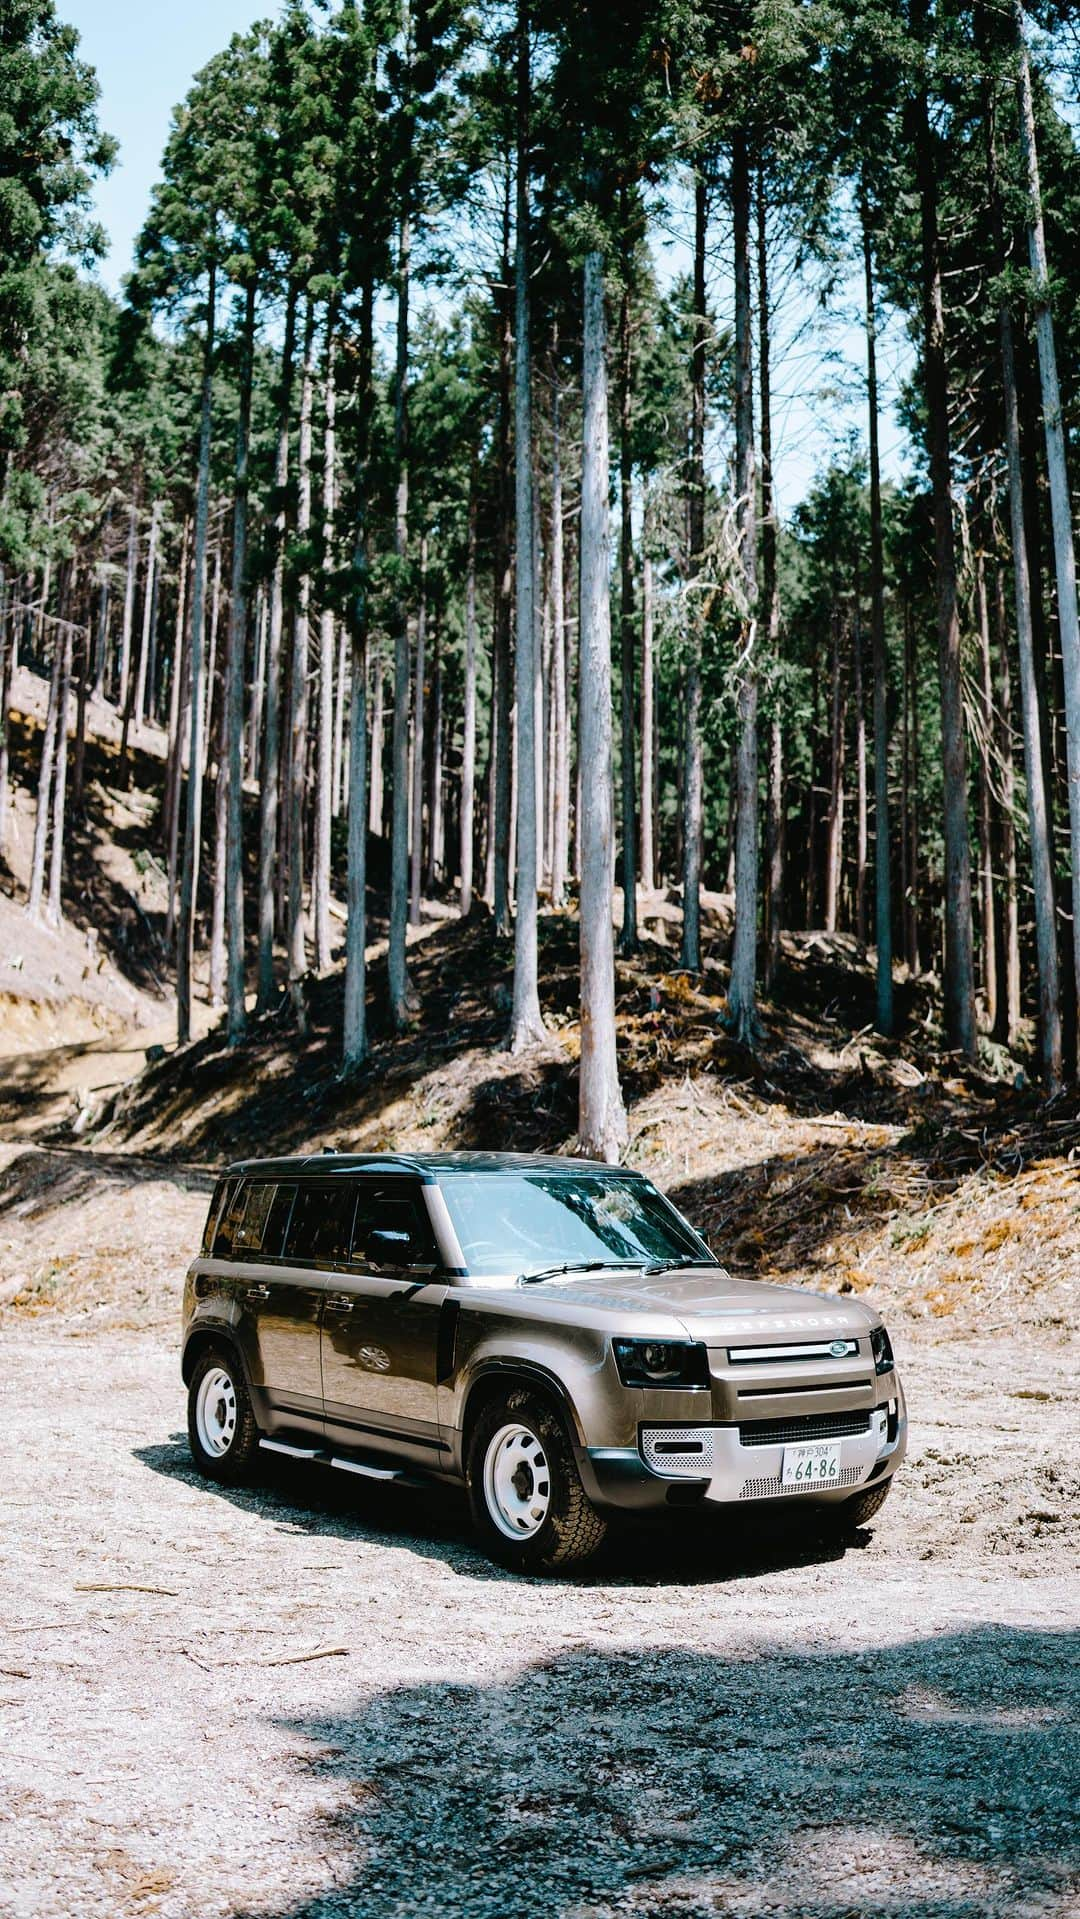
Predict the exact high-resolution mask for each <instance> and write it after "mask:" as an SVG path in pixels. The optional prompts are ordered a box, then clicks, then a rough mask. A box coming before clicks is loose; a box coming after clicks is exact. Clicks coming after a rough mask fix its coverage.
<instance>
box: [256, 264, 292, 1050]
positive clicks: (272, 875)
mask: <svg viewBox="0 0 1080 1919" xmlns="http://www.w3.org/2000/svg"><path fill="white" fill-rule="evenodd" d="M296 301H297V287H296V282H295V281H294V280H292V279H290V281H289V288H288V295H287V298H286V304H285V339H284V343H283V346H282V350H281V385H280V387H279V389H278V413H277V450H276V453H275V457H274V524H273V554H274V566H273V573H272V576H271V582H270V612H269V620H268V626H267V633H266V694H265V698H264V702H263V719H262V735H263V752H262V780H261V791H260V795H259V901H258V910H259V988H258V1010H259V1012H260V1013H268V1012H269V1011H270V1008H271V1007H272V1006H273V1003H274V917H275V916H274V898H275V887H276V881H277V859H278V807H279V803H280V790H279V789H280V777H281V650H282V648H281V642H282V634H283V631H284V623H285V529H286V523H287V515H288V500H287V495H286V488H287V486H288V481H289V416H290V413H291V411H292V384H293V355H294V352H295V348H296Z"/></svg>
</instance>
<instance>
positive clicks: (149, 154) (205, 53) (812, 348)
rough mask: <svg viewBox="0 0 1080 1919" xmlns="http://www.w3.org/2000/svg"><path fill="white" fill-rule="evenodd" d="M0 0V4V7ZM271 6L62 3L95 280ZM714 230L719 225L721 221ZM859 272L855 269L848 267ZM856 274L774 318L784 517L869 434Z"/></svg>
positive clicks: (896, 363)
mask: <svg viewBox="0 0 1080 1919" xmlns="http://www.w3.org/2000/svg"><path fill="white" fill-rule="evenodd" d="M2 3H3V0H0V4H2ZM276 10H277V7H276V0H262V4H260V0H149V4H147V3H146V0H143V4H141V5H139V4H132V0H59V7H58V11H59V12H60V14H61V16H62V17H63V18H64V19H66V20H69V21H70V22H71V24H72V25H73V26H75V27H77V28H78V31H79V33H80V35H81V39H82V52H83V55H84V57H85V58H86V59H87V60H89V61H90V63H91V65H92V66H93V67H94V68H95V69H96V71H97V76H98V81H99V84H100V87H101V103H100V118H101V124H102V126H103V127H104V128H105V129H106V130H107V131H108V132H109V133H111V134H113V135H114V136H115V138H116V139H117V140H118V141H119V143H120V154H119V158H118V160H117V163H116V166H115V168H114V169H113V172H112V173H111V174H110V176H109V178H108V179H106V180H103V181H101V182H100V183H99V185H98V188H97V206H98V212H99V215H100V217H101V220H102V222H103V224H104V226H105V228H106V230H107V232H108V234H109V240H110V246H109V252H108V254H107V256H106V258H105V260H104V261H103V263H102V267H101V277H102V278H103V280H104V281H105V283H106V285H107V286H109V287H110V288H111V289H112V290H113V291H114V292H119V290H120V282H121V280H122V278H123V275H124V274H125V273H126V272H127V271H128V269H129V267H130V265H131V257H132V248H133V244H134V240H135V236H136V234H137V233H138V230H139V228H140V226H141V225H142V222H143V218H144V215H145V212H146V207H147V203H148V200H149V196H150V191H151V188H152V187H153V185H154V182H155V180H156V179H157V177H158V163H159V160H160V157H161V153H162V149H163V147H164V144H165V139H166V136H167V134H168V130H169V119H170V115H171V113H172V110H173V107H174V106H175V105H176V103H177V102H178V101H179V100H182V99H183V97H184V95H185V94H186V92H187V90H188V88H189V86H190V84H191V80H192V77H193V75H194V74H195V73H197V72H198V70H199V68H200V67H201V66H203V65H204V64H205V62H206V61H207V60H208V59H209V58H210V57H211V55H212V54H214V53H217V52H219V51H220V49H221V48H222V47H224V46H225V45H226V43H227V42H228V40H229V38H230V36H231V35H232V34H233V33H236V32H239V31H242V30H243V29H244V28H246V27H248V26H250V25H251V23H252V21H254V20H256V19H259V18H263V17H266V16H267V15H272V14H274V13H275V12H276ZM718 225H719V223H718ZM716 241H717V245H716V254H715V260H714V266H713V272H712V276H711V277H712V283H713V284H712V298H713V300H714V303H715V306H716V310H717V312H718V313H719V314H720V315H721V316H725V315H729V314H730V306H731V293H730V267H729V262H728V261H727V258H726V253H727V246H726V241H725V236H724V235H723V233H722V232H717V235H716ZM687 260H688V254H687V249H686V236H685V235H683V234H680V233H678V232H673V231H670V230H669V232H668V234H667V236H666V243H664V242H660V243H659V244H658V267H659V271H660V273H661V277H662V278H663V277H666V276H667V275H668V274H670V273H672V272H677V271H681V270H685V267H686V264H687ZM853 265H854V263H853ZM860 300H861V287H860V279H859V274H858V272H855V271H853V273H852V276H851V284H850V286H849V287H845V289H844V293H843V296H842V297H841V299H840V300H839V301H837V302H836V306H837V307H838V308H839V309H840V310H839V311H836V312H834V314H833V316H832V317H831V319H830V321H829V322H828V324H827V325H823V323H822V316H821V315H820V314H819V313H818V312H816V311H815V310H814V308H813V303H812V301H810V300H808V299H807V296H806V293H805V290H804V289H802V288H799V287H796V288H794V289H793V291H792V295H791V297H790V298H789V299H788V300H786V301H784V302H783V303H782V308H783V310H782V311H781V312H780V313H779V314H778V315H777V326H776V340H775V346H776V361H775V364H774V369H773V392H774V438H775V477H776V489H777V503H778V506H779V510H780V514H781V517H786V516H787V515H788V514H790V512H791V510H792V508H793V507H794V506H795V505H796V504H797V503H798V501H799V500H800V499H801V498H802V497H803V496H804V495H805V493H806V491H807V489H808V488H809V486H810V485H811V484H812V481H813V478H814V475H815V473H816V472H817V471H818V470H819V468H820V467H821V466H822V465H823V464H824V463H825V462H826V461H827V460H828V458H829V455H830V453H831V452H832V451H834V450H835V448H836V446H837V444H838V442H842V441H843V440H844V439H845V437H846V436H847V435H848V434H849V433H851V432H854V433H857V434H858V435H860V437H861V436H862V435H863V434H864V432H865V421H864V415H865V407H864V404H863V402H862V398H861V393H860V384H861V379H862V376H863V368H864V360H863V340H862V332H861V327H860V325H859V318H860V311H859V309H860ZM881 317H882V319H883V321H884V323H885V324H884V330H883V336H882V339H881V342H880V346H879V352H880V374H881V382H882V422H881V428H882V434H881V438H882V464H883V467H884V470H885V473H886V475H887V476H893V477H895V476H898V475H899V473H900V471H901V468H902V465H903V463H904V456H905V453H906V447H905V444H904V440H903V436H902V435H901V433H900V430H899V428H898V427H897V424H896V420H895V416H894V414H893V412H892V399H893V396H894V394H895V390H896V384H897V381H898V380H899V379H900V378H901V377H902V375H903V373H904V372H905V371H906V369H907V367H908V365H909V363H910V349H909V347H908V345H907V341H906V339H905V336H904V332H903V327H902V325H901V324H900V323H898V322H896V321H894V322H893V323H892V324H890V323H889V318H888V316H887V315H885V314H883V315H882V316H881Z"/></svg>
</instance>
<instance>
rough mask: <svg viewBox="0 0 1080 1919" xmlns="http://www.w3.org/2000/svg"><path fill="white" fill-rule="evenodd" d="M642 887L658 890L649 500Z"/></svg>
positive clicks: (644, 575) (644, 579) (644, 572)
mask: <svg viewBox="0 0 1080 1919" xmlns="http://www.w3.org/2000/svg"><path fill="white" fill-rule="evenodd" d="M641 546H642V553H641V885H642V890H643V891H644V892H646V893H652V892H655V890H656V825H655V820H656V786H655V781H654V778H653V774H654V761H655V753H656V720H655V715H654V711H653V619H654V611H653V563H652V555H651V553H650V552H649V507H648V499H647V498H646V503H645V513H644V516H643V524H642V531H641Z"/></svg>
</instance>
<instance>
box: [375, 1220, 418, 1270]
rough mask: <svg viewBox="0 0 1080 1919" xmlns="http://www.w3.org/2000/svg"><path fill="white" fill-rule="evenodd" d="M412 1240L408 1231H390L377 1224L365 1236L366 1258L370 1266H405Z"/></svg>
mask: <svg viewBox="0 0 1080 1919" xmlns="http://www.w3.org/2000/svg"><path fill="white" fill-rule="evenodd" d="M411 1247H412V1240H411V1238H410V1236H409V1234H408V1233H397V1232H391V1231H390V1230H389V1229H388V1228H385V1227H381V1226H377V1227H376V1228H375V1230H374V1232H370V1233H369V1234H368V1238H367V1259H368V1262H369V1264H370V1265H372V1266H407V1265H408V1264H409V1252H410V1249H411Z"/></svg>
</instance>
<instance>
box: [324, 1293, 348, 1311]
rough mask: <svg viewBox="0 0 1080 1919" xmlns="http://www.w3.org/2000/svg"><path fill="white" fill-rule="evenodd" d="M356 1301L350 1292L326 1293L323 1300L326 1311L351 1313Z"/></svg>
mask: <svg viewBox="0 0 1080 1919" xmlns="http://www.w3.org/2000/svg"><path fill="white" fill-rule="evenodd" d="M355 1304H356V1301H355V1300H354V1299H353V1297H352V1294H351V1293H327V1295H326V1298H325V1300H324V1301H323V1311H324V1312H326V1313H351V1312H352V1309H353V1307H354V1306H355Z"/></svg>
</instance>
